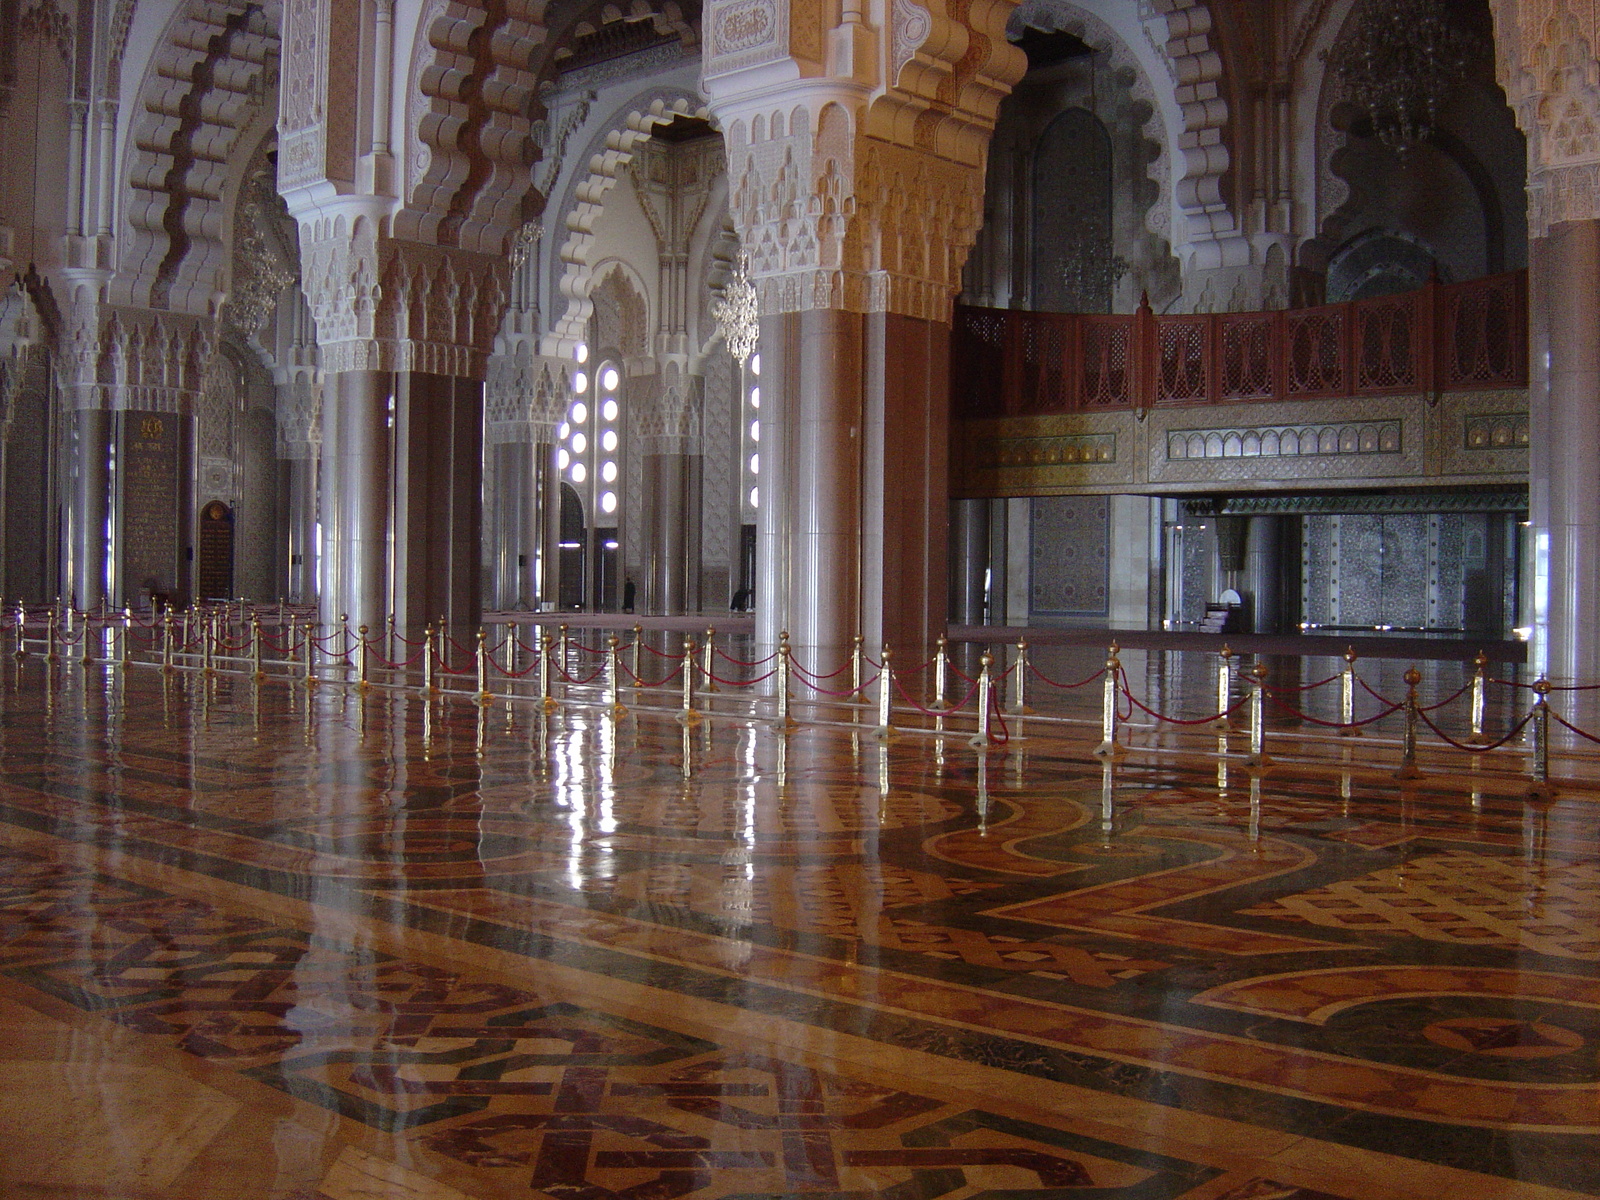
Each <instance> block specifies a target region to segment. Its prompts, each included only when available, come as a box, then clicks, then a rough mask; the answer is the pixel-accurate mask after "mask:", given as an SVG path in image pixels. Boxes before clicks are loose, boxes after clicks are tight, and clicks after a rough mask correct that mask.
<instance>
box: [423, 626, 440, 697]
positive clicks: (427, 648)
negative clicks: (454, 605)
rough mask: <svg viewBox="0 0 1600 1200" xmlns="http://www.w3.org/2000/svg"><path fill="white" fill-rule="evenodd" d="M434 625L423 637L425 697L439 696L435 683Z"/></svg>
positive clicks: (429, 627)
mask: <svg viewBox="0 0 1600 1200" xmlns="http://www.w3.org/2000/svg"><path fill="white" fill-rule="evenodd" d="M433 657H434V645H433V624H432V622H429V624H428V628H427V630H426V632H424V633H423V635H422V694H423V695H424V696H437V695H438V694H439V689H438V687H437V686H436V685H435V684H434V681H433Z"/></svg>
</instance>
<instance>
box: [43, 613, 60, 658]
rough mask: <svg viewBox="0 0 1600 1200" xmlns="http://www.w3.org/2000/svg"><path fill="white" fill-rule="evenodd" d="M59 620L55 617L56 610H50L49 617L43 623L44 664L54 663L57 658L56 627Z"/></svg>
mask: <svg viewBox="0 0 1600 1200" xmlns="http://www.w3.org/2000/svg"><path fill="white" fill-rule="evenodd" d="M60 619H61V618H60V617H59V616H57V615H56V610H55V609H53V608H52V609H51V610H50V617H49V619H48V620H47V621H46V622H45V627H44V657H45V661H46V662H55V661H56V658H57V657H58V656H57V654H56V625H57V622H59V621H60Z"/></svg>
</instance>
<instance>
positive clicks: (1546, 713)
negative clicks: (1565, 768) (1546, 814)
mask: <svg viewBox="0 0 1600 1200" xmlns="http://www.w3.org/2000/svg"><path fill="white" fill-rule="evenodd" d="M1533 694H1534V695H1535V696H1537V697H1538V699H1537V700H1535V701H1534V703H1533V786H1532V787H1531V788H1529V789H1528V794H1529V795H1530V796H1532V797H1534V798H1536V799H1545V800H1547V799H1549V798H1550V797H1552V796H1554V795H1555V794H1556V790H1555V788H1554V787H1553V786H1552V785H1551V783H1550V681H1549V680H1548V679H1538V680H1535V681H1534V685H1533Z"/></svg>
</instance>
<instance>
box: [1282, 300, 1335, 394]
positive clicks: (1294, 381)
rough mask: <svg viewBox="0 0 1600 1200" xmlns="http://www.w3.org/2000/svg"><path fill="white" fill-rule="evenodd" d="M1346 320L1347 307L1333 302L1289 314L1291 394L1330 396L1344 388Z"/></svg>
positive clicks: (1289, 391)
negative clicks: (1343, 349) (1343, 348)
mask: <svg viewBox="0 0 1600 1200" xmlns="http://www.w3.org/2000/svg"><path fill="white" fill-rule="evenodd" d="M1344 319H1345V316H1344V309H1343V308H1341V307H1337V306H1333V305H1329V306H1327V307H1324V308H1302V309H1297V310H1294V311H1291V312H1289V313H1287V314H1285V323H1286V326H1287V338H1288V343H1289V345H1288V355H1287V357H1288V371H1289V378H1288V386H1287V388H1286V389H1285V390H1286V391H1287V392H1288V394H1289V395H1291V396H1330V395H1336V394H1338V393H1340V392H1342V391H1344V355H1343V354H1342V353H1341V350H1342V347H1343V342H1344Z"/></svg>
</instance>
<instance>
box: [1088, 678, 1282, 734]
mask: <svg viewBox="0 0 1600 1200" xmlns="http://www.w3.org/2000/svg"><path fill="white" fill-rule="evenodd" d="M1119 690H1120V691H1121V692H1122V694H1123V695H1124V696H1126V697H1127V699H1128V702H1129V704H1131V705H1132V706H1133V708H1137V709H1138V710H1139V711H1140V712H1142V713H1144V714H1146V715H1147V716H1152V717H1154V718H1155V719H1156V720H1158V721H1163V722H1165V723H1166V724H1168V725H1213V724H1215V723H1216V722H1218V721H1220V720H1222V719H1223V718H1225V717H1231V716H1233V715H1234V714H1235V713H1237V712H1238V711H1239V710H1240V709H1241V708H1244V707H1245V706H1246V705H1248V704H1249V703H1250V697H1248V696H1245V697H1244V698H1243V699H1241V700H1240V701H1239V702H1238V703H1237V704H1235V705H1234V706H1233V707H1232V708H1229V709H1225V710H1224V711H1222V712H1219V713H1214V714H1212V715H1211V716H1209V717H1201V718H1200V719H1199V720H1198V721H1191V720H1185V719H1180V718H1178V717H1169V716H1165V715H1163V714H1162V713H1159V712H1157V711H1156V710H1155V709H1153V708H1150V707H1149V706H1148V705H1145V704H1142V703H1140V702H1139V700H1138V699H1137V698H1136V697H1135V696H1134V694H1133V692H1132V690H1130V689H1129V687H1128V683H1127V680H1126V679H1125V678H1124V679H1123V680H1122V681H1121V683H1120V687H1119ZM1131 716H1133V709H1132V708H1130V709H1129V710H1128V717H1131ZM1127 719H1128V718H1127V717H1123V718H1122V720H1127Z"/></svg>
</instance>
